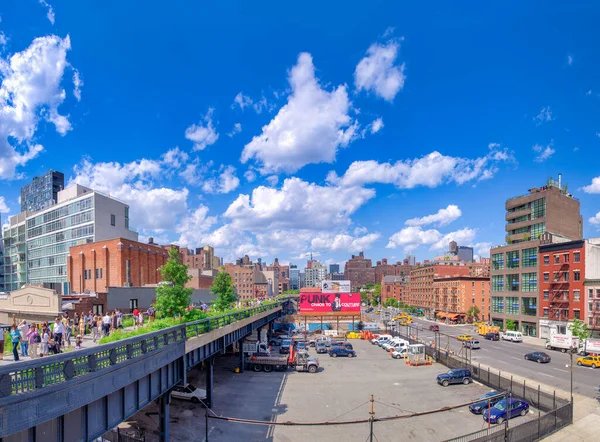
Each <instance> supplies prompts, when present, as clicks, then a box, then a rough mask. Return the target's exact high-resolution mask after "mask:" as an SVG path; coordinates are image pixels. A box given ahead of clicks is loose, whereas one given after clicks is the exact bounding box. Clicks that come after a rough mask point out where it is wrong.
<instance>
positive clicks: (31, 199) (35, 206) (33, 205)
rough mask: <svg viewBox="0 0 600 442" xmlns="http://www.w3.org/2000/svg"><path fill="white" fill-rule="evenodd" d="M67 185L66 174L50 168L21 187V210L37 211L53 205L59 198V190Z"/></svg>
mask: <svg viewBox="0 0 600 442" xmlns="http://www.w3.org/2000/svg"><path fill="white" fill-rule="evenodd" d="M64 187H65V175H64V174H63V173H62V172H58V171H56V170H49V171H48V172H46V173H45V174H44V175H41V176H36V177H34V178H33V179H32V180H31V183H29V184H25V185H24V186H23V187H21V212H37V211H40V210H43V209H45V208H47V207H50V206H53V205H54V204H55V203H56V201H57V200H58V192H60V191H61V190H63V189H64Z"/></svg>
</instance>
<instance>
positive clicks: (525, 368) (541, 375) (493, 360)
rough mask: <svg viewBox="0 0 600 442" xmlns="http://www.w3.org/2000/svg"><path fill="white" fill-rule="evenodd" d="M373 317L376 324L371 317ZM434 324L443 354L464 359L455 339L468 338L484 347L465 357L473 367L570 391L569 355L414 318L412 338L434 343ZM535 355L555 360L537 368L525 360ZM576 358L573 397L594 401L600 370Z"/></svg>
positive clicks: (467, 326)
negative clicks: (526, 357)
mask: <svg viewBox="0 0 600 442" xmlns="http://www.w3.org/2000/svg"><path fill="white" fill-rule="evenodd" d="M370 317H371V318H372V319H373V320H377V318H376V317H374V316H372V315H371V316H370ZM432 324H437V325H439V327H440V347H441V348H442V349H443V350H446V349H448V350H451V351H453V352H454V353H455V354H456V355H458V356H459V357H460V356H463V355H465V350H464V348H463V347H462V342H461V341H459V340H458V339H456V336H458V335H462V334H469V335H471V336H473V337H474V338H475V339H478V340H479V342H480V343H481V349H479V350H472V351H468V353H467V354H466V358H467V359H468V358H469V357H470V358H471V362H472V363H473V364H476V363H480V364H482V365H486V366H488V367H491V368H495V369H497V370H499V371H506V372H507V373H512V374H514V375H518V376H521V377H524V378H527V379H531V380H532V381H536V382H539V383H542V384H546V385H548V386H552V387H556V388H559V389H562V390H565V391H570V388H571V372H570V356H569V355H568V354H565V353H561V352H560V351H554V350H546V349H545V348H544V347H542V346H537V345H532V344H529V343H526V342H519V343H516V342H509V341H503V340H500V341H488V340H486V339H484V338H483V336H479V335H478V334H477V330H476V329H475V327H473V326H471V325H446V324H443V323H440V322H435V321H430V320H426V319H421V318H416V317H413V323H412V324H411V326H410V334H412V335H414V336H415V338H418V339H419V340H421V341H423V342H424V343H429V342H431V341H434V339H435V332H432V331H430V330H429V326H430V325H432ZM406 330H407V327H402V326H400V329H399V332H401V333H403V334H404V333H406ZM534 351H544V352H545V353H547V354H549V355H550V357H551V358H552V360H551V362H549V363H547V364H538V363H536V362H532V361H527V360H525V358H524V356H525V354H527V353H531V352H534ZM577 358H578V356H577V355H573V364H574V367H573V393H574V394H581V395H583V396H587V397H595V395H596V391H597V387H598V385H599V384H600V369H593V368H590V367H579V366H577V365H575V361H576V360H577Z"/></svg>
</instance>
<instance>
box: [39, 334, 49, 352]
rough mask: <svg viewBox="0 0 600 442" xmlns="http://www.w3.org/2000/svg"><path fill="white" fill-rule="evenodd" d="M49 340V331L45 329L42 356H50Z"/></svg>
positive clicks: (41, 348) (41, 345) (41, 346)
mask: <svg viewBox="0 0 600 442" xmlns="http://www.w3.org/2000/svg"><path fill="white" fill-rule="evenodd" d="M48 339H50V336H48V329H44V330H42V342H41V344H40V356H41V357H43V356H48Z"/></svg>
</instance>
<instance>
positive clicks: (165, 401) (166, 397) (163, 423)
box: [158, 392, 171, 442]
mask: <svg viewBox="0 0 600 442" xmlns="http://www.w3.org/2000/svg"><path fill="white" fill-rule="evenodd" d="M158 403H159V412H158V419H159V424H158V425H159V430H160V436H159V439H158V440H159V441H160V442H169V441H170V440H171V438H170V436H169V426H170V418H169V404H170V403H171V392H168V393H165V394H163V395H162V396H161V397H160V398H159V399H158Z"/></svg>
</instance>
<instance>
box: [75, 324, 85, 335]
mask: <svg viewBox="0 0 600 442" xmlns="http://www.w3.org/2000/svg"><path fill="white" fill-rule="evenodd" d="M77 328H78V327H75V330H74V331H75V333H77ZM79 335H81V339H83V337H84V336H85V321H84V320H83V319H82V320H81V321H79Z"/></svg>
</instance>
